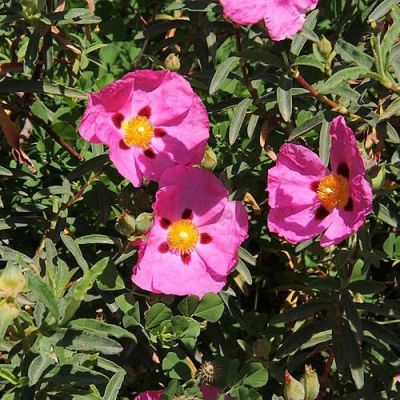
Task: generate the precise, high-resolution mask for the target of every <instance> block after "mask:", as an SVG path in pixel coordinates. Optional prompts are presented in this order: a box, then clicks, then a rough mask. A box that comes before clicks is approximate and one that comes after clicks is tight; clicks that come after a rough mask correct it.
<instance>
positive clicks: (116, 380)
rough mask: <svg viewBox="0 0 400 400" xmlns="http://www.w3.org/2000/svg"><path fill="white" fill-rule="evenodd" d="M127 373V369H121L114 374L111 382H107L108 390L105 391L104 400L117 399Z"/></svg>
mask: <svg viewBox="0 0 400 400" xmlns="http://www.w3.org/2000/svg"><path fill="white" fill-rule="evenodd" d="M125 375H126V372H125V371H119V372H117V373H116V374H114V375H113V377H112V378H111V379H110V382H108V384H107V387H106V391H105V392H104V396H103V399H104V400H117V398H118V393H119V391H120V389H121V386H122V384H123V383H124V379H125Z"/></svg>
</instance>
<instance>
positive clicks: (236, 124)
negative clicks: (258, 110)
mask: <svg viewBox="0 0 400 400" xmlns="http://www.w3.org/2000/svg"><path fill="white" fill-rule="evenodd" d="M251 103H252V100H251V99H243V100H242V101H241V102H240V103H239V104H238V105H237V106H236V107H235V108H234V112H233V117H232V120H231V125H230V126H229V144H230V145H233V144H234V143H235V142H236V139H237V137H238V135H239V131H240V128H241V127H242V125H243V121H244V117H245V116H246V112H247V110H248V108H249V106H250V104H251Z"/></svg>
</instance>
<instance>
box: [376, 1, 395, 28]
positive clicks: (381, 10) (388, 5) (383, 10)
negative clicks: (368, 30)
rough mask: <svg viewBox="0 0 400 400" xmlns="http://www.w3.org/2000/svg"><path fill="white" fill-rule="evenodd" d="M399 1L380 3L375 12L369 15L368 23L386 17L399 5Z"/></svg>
mask: <svg viewBox="0 0 400 400" xmlns="http://www.w3.org/2000/svg"><path fill="white" fill-rule="evenodd" d="M399 3H400V1H399V0H384V1H382V3H380V4H379V5H378V6H377V7H376V8H375V10H374V11H372V13H371V14H370V15H369V17H368V22H369V23H371V22H374V21H377V20H378V19H380V18H382V17H384V16H385V15H386V14H387V13H388V12H389V11H390V10H391V9H392V8H393V7H394V6H395V5H396V4H399Z"/></svg>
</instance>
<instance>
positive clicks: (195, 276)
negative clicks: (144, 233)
mask: <svg viewBox="0 0 400 400" xmlns="http://www.w3.org/2000/svg"><path fill="white" fill-rule="evenodd" d="M153 209H154V211H155V221H154V225H153V227H152V229H151V230H150V232H149V235H148V239H147V240H146V241H142V242H141V243H140V245H139V259H138V263H137V265H136V266H135V267H134V270H133V275H132V281H133V282H134V283H135V284H136V285H138V286H140V287H141V288H142V289H146V290H149V291H151V292H153V293H164V294H175V295H180V296H185V295H189V294H193V295H197V296H199V297H201V296H203V295H204V294H205V293H207V292H219V291H220V290H221V289H222V288H223V287H224V285H225V283H226V278H227V275H228V274H229V273H230V272H231V271H232V269H233V267H234V266H235V263H236V261H237V258H238V255H237V251H238V248H239V246H240V244H241V243H242V241H243V240H244V239H245V238H246V237H247V213H246V209H245V207H244V206H243V204H241V203H240V202H238V201H229V200H228V193H227V191H226V189H225V188H224V186H223V185H222V183H221V182H220V181H219V180H218V179H217V178H216V177H215V176H214V175H213V174H211V173H210V172H209V171H207V170H205V169H201V168H196V167H184V166H176V167H173V168H170V169H168V170H167V171H166V172H165V173H164V174H163V175H162V177H161V179H160V190H159V191H158V192H157V198H156V202H155V203H154V204H153Z"/></svg>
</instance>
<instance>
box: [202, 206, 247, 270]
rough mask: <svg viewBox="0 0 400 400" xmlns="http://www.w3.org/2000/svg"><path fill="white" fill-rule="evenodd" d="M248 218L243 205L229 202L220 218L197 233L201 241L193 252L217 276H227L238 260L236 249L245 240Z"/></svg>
mask: <svg viewBox="0 0 400 400" xmlns="http://www.w3.org/2000/svg"><path fill="white" fill-rule="evenodd" d="M247 229H248V218H247V211H246V208H245V207H244V205H243V204H241V203H240V202H238V201H230V202H228V203H227V204H226V206H225V209H224V212H223V213H222V214H221V216H220V217H219V218H218V219H217V220H215V221H213V223H212V224H210V225H204V226H202V227H201V228H200V229H199V231H200V233H201V237H202V238H203V239H201V240H200V242H199V243H198V244H197V246H196V248H195V250H194V251H196V252H197V253H198V254H199V256H200V257H201V258H202V259H203V260H204V262H205V263H207V265H208V267H209V268H210V269H212V270H213V271H214V272H215V273H217V274H218V275H228V274H229V273H230V272H231V271H232V268H233V267H234V266H235V264H236V262H237V259H238V249H239V246H240V245H241V243H242V242H243V241H244V240H245V239H246V238H247Z"/></svg>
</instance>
